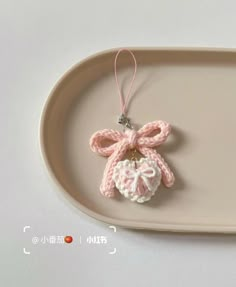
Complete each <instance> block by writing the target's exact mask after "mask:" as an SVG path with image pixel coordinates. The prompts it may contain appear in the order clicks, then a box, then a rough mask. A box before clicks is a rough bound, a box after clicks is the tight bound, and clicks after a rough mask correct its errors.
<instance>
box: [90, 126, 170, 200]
mask: <svg viewBox="0 0 236 287" xmlns="http://www.w3.org/2000/svg"><path fill="white" fill-rule="evenodd" d="M170 131H171V127H170V125H169V124H168V123H166V122H164V121H154V122H151V123H148V124H146V125H144V126H143V127H142V128H141V129H139V130H138V131H135V130H130V129H127V130H126V131H125V132H120V131H116V130H111V129H104V130H101V131H97V132H96V133H94V134H93V135H92V137H91V139H90V147H91V149H92V151H94V152H97V153H99V154H100V155H102V156H106V157H109V158H108V161H107V164H106V167H105V170H104V174H103V179H102V183H101V186H100V191H101V193H102V194H103V195H104V196H107V197H114V195H115V183H114V181H113V179H112V175H113V171H114V168H115V166H116V164H117V163H118V162H119V161H120V160H122V159H123V157H124V156H125V154H126V152H127V151H128V150H130V149H134V148H135V149H136V150H137V151H139V152H140V153H141V154H142V155H144V156H145V157H147V158H150V159H151V160H154V161H155V162H156V163H157V165H158V166H159V168H160V170H161V173H162V181H163V183H164V185H165V186H166V187H171V186H172V185H173V183H174V180H175V178H174V175H173V173H172V171H171V170H170V168H169V166H168V165H167V163H166V162H165V160H164V159H163V158H162V157H161V155H160V154H159V153H157V152H156V150H155V149H153V148H156V147H158V146H159V145H161V144H162V143H164V142H165V141H166V139H167V137H168V135H169V133H170ZM154 133H156V134H155V135H153V134H154ZM106 141H111V142H112V143H111V144H110V145H106V143H105V142H106Z"/></svg>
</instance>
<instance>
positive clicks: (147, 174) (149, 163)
mask: <svg viewBox="0 0 236 287" xmlns="http://www.w3.org/2000/svg"><path fill="white" fill-rule="evenodd" d="M112 178H113V180H114V182H115V185H116V188H117V189H118V190H119V191H120V193H121V194H122V195H124V196H125V197H126V198H128V199H130V200H131V201H136V202H139V203H143V202H145V201H148V200H150V199H151V197H152V196H153V195H154V194H155V192H156V190H157V188H158V186H159V185H160V182H161V171H160V169H159V168H158V166H157V164H156V162H155V161H153V160H151V159H148V158H141V159H140V160H139V161H131V160H128V159H126V160H124V161H119V162H118V163H117V165H116V166H115V168H114V172H113V177H112Z"/></svg>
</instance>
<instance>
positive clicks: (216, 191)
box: [40, 48, 236, 233]
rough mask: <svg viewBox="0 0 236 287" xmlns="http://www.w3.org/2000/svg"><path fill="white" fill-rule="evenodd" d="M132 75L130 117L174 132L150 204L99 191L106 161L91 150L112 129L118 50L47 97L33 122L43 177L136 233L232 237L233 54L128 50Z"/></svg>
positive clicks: (125, 72)
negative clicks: (171, 180) (97, 135)
mask: <svg viewBox="0 0 236 287" xmlns="http://www.w3.org/2000/svg"><path fill="white" fill-rule="evenodd" d="M132 51H133V52H134V54H135V56H136V58H137V62H138V72H137V77H136V81H135V84H134V90H133V91H134V92H133V96H132V99H131V102H130V103H131V105H130V110H129V115H130V117H131V119H132V122H134V123H136V124H138V125H139V126H142V125H143V124H145V123H147V122H150V121H153V120H157V119H161V120H165V121H167V122H169V123H170V124H171V125H172V127H173V132H172V135H171V137H170V138H169V139H168V141H167V142H166V143H165V144H163V145H162V146H161V147H160V148H159V152H160V153H161V154H162V156H163V157H164V158H165V159H166V161H167V162H168V163H169V165H170V166H171V168H172V170H173V171H174V172H175V175H176V183H175V185H174V186H173V187H172V188H171V189H167V188H165V187H163V186H161V188H160V189H159V190H158V192H157V194H156V195H155V196H154V197H153V198H152V200H151V201H150V202H147V203H145V204H138V203H132V202H130V201H128V200H127V199H125V198H123V197H122V196H121V195H119V194H118V192H117V195H116V198H114V199H109V198H105V197H103V196H102V195H101V194H100V192H99V185H100V181H101V178H102V174H103V170H104V168H105V164H106V161H107V159H106V158H103V157H100V156H98V155H96V154H94V153H93V152H91V150H90V148H89V144H88V142H89V138H90V136H91V135H92V134H93V133H94V132H95V131H97V130H99V129H104V128H112V129H118V130H120V128H121V127H120V126H119V125H117V117H118V116H119V98H118V94H117V90H116V86H115V80H114V74H113V62H114V57H115V53H116V52H117V50H116V49H114V50H109V51H105V52H102V53H99V54H96V55H94V56H91V57H88V58H87V59H85V60H84V61H82V62H80V63H79V64H77V65H75V66H74V67H72V68H71V69H70V70H69V71H68V72H67V73H66V74H65V75H64V76H63V77H62V78H61V80H60V81H59V82H58V84H57V85H56V86H55V88H54V89H53V91H52V92H51V94H50V96H49V98H48V100H47V102H46V105H45V108H44V111H43V114H42V118H41V130H40V139H41V150H42V154H43V157H44V159H45V162H46V165H47V168H48V169H49V171H50V174H51V175H52V177H53V178H54V180H55V181H56V183H57V184H58V186H59V187H60V188H61V189H62V191H63V192H64V193H66V194H69V195H70V196H69V198H70V199H71V201H72V202H73V203H74V204H76V206H77V207H78V208H79V209H81V210H82V211H83V212H85V213H87V214H88V215H90V216H92V217H94V218H96V219H98V220H101V221H104V222H106V223H110V224H114V225H118V226H123V227H129V228H138V229H151V230H165V231H181V232H214V233H215V232H217V233H219V232H220V233H236V208H235V203H236V191H235V183H234V181H233V179H234V175H235V162H236V152H235V145H236V132H235V130H236V128H235V123H236V113H235V106H236V81H235V79H236V51H235V50H224V49H182V48H181V49H180V48H179V49H170V48H157V49H156V48H152V49H149V48H147V49H146V48H145V49H144V48H132ZM132 69H133V65H132V59H131V57H130V55H129V54H127V53H123V54H122V56H121V57H120V58H119V62H118V73H119V79H120V81H121V82H122V83H123V88H124V89H125V88H127V85H128V84H129V80H130V77H131V75H132Z"/></svg>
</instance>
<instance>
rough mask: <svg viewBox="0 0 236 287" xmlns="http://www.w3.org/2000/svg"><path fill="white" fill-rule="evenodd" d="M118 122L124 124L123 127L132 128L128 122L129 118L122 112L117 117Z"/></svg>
mask: <svg viewBox="0 0 236 287" xmlns="http://www.w3.org/2000/svg"><path fill="white" fill-rule="evenodd" d="M118 123H119V124H120V125H122V126H124V127H125V128H128V129H132V126H131V123H130V119H129V118H127V117H126V116H125V115H124V114H122V115H121V116H120V117H119V119H118Z"/></svg>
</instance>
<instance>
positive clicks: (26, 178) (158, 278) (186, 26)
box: [0, 0, 236, 287]
mask: <svg viewBox="0 0 236 287" xmlns="http://www.w3.org/2000/svg"><path fill="white" fill-rule="evenodd" d="M235 9H236V2H235V1H233V0H232V1H229V0H224V1H223V0H222V1H217V0H214V1H213V0H208V1H207V0H205V1H203V0H198V1H191V0H179V1H177V0H172V1H171V0H162V1H161V0H153V1H151V0H145V1H141V0H140V1H138V0H136V1H131V0H120V1H112V0H99V1H96V0H94V1H91V0H86V1H80V0H76V1H72V0H68V1H65V0H61V1H60V0H57V1H55V0H49V1H46V0H41V1H38V0H37V1H35V0H28V1H26V0H18V1H17V0H15V1H12V0H6V1H2V0H1V1H0V40H1V45H0V76H1V77H0V80H1V88H0V91H1V93H0V97H1V105H0V125H1V128H0V141H1V150H0V162H1V173H0V174H1V175H0V176H1V208H0V221H1V238H0V243H1V247H0V263H1V266H0V267H1V268H0V286H4V287H9V286H12V287H13V286H22V287H23V286H24V287H31V286H34V287H39V286H57V287H61V286H113V287H116V286H135V287H139V286H140V287H141V286H150V287H151V286H162V287H165V286H168V287H171V286H175V287H179V286H181V287H185V286H186V287H187V286H191V287H195V286H196V287H197V286H201V287H204V286H214V287H218V286H227V287H231V286H232V287H235V286H236V237H235V236H207V235H175V234H160V233H154V232H137V231H131V230H121V229H118V231H117V233H116V234H113V233H112V231H111V230H110V229H109V227H108V225H106V224H103V223H99V222H97V221H95V220H93V219H90V218H89V217H88V216H86V215H84V214H82V213H81V212H80V211H78V210H76V209H75V208H74V207H72V206H71V204H70V203H69V202H68V201H66V200H65V199H63V197H62V196H60V194H59V193H58V192H57V188H56V187H55V186H53V184H52V182H51V180H50V178H49V176H48V174H47V172H46V170H45V167H44V164H43V161H42V159H41V156H40V149H39V140H38V128H39V119H40V114H41V111H42V107H43V104H44V102H45V100H46V98H47V96H48V94H49V92H50V90H51V88H52V87H53V85H54V84H55V83H56V81H57V80H58V79H59V77H60V76H61V75H62V74H63V73H64V72H65V71H66V70H67V69H68V68H69V67H71V66H72V65H73V64H75V63H76V62H78V61H79V60H81V59H83V58H84V57H86V56H88V55H91V54H93V53H95V52H97V51H100V50H104V49H108V48H113V47H120V46H194V47H198V46H211V47H236V34H235V27H236V17H235ZM25 225H30V226H31V229H30V230H28V231H27V232H26V233H23V226H25ZM65 234H71V235H73V236H74V237H75V241H74V243H73V244H71V245H49V244H45V245H43V244H42V243H39V244H35V245H33V244H32V242H31V239H32V237H33V236H39V237H40V236H43V235H47V236H48V235H65ZM90 234H91V235H105V236H108V239H109V244H108V245H106V246H89V245H88V244H86V242H85V239H86V236H88V235H90ZM79 236H82V240H83V239H84V242H82V244H79V243H78V238H79ZM23 247H25V248H26V249H27V250H29V251H30V252H31V254H30V255H24V254H23ZM113 247H116V248H117V253H116V254H115V255H110V254H109V251H110V250H112V249H113Z"/></svg>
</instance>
